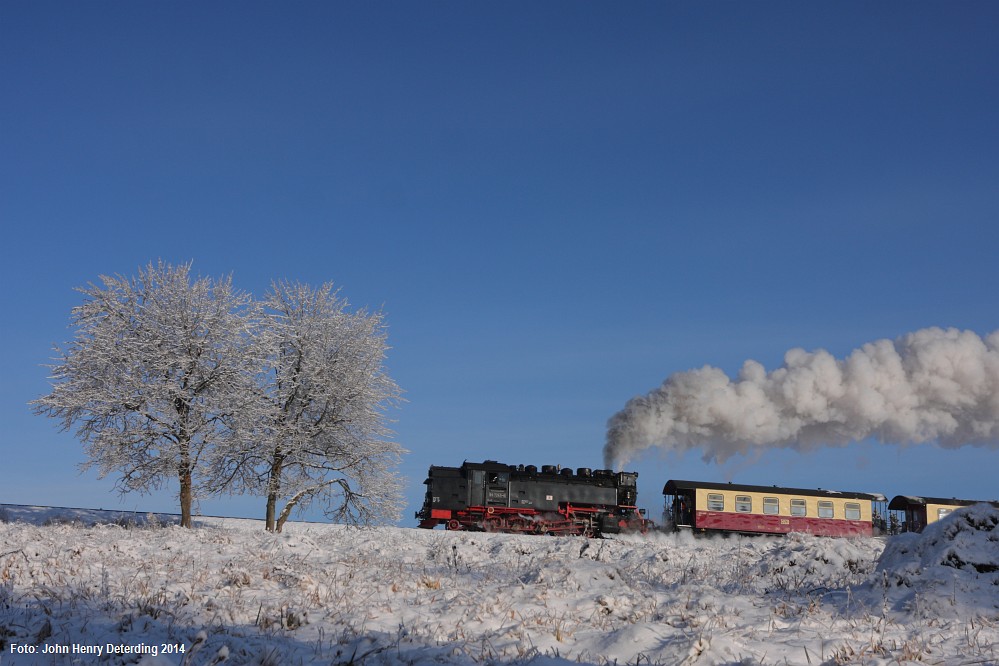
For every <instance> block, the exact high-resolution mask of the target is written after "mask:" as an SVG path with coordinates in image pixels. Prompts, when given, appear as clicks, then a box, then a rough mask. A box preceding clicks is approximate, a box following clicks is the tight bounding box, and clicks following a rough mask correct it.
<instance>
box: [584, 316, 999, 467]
mask: <svg viewBox="0 0 999 666" xmlns="http://www.w3.org/2000/svg"><path fill="white" fill-rule="evenodd" d="M870 437H873V438H876V439H878V440H880V441H882V442H891V443H897V444H902V443H918V442H928V441H936V442H939V443H940V444H941V445H942V446H946V447H959V446H964V445H967V444H975V445H987V446H992V447H997V446H999V331H996V332H993V333H991V334H989V335H988V336H986V337H985V338H981V337H979V336H978V335H976V334H975V333H973V332H971V331H960V330H957V329H955V328H948V329H941V328H926V329H922V330H919V331H916V332H914V333H909V334H907V335H904V336H902V337H900V338H898V339H897V340H895V341H891V340H878V341H876V342H871V343H868V344H865V345H864V346H863V347H861V348H859V349H856V350H854V351H853V352H852V353H851V354H850V355H849V356H847V357H846V358H845V359H842V360H840V359H836V358H834V357H833V356H832V355H831V354H829V352H827V351H825V350H822V349H820V350H818V351H814V352H807V351H805V350H804V349H800V348H796V349H791V350H790V351H788V352H787V353H786V354H785V355H784V364H783V365H782V366H781V367H780V368H777V369H776V370H773V371H772V372H769V373H768V372H767V371H766V370H765V369H764V367H763V366H762V365H761V364H759V363H757V362H756V361H752V360H750V361H746V362H745V363H744V364H743V366H742V370H741V371H740V372H739V376H738V378H737V379H731V378H729V377H728V376H727V375H726V374H725V373H724V372H722V371H721V370H719V369H718V368H713V367H710V366H705V367H703V368H701V369H699V370H690V371H688V372H678V373H675V374H673V375H670V376H669V377H668V378H667V379H666V381H665V382H663V384H662V386H660V387H659V388H657V389H655V390H653V391H651V392H649V393H648V394H647V395H644V396H637V397H635V398H632V399H631V400H630V401H629V402H628V403H627V404H626V405H625V407H624V409H622V410H621V411H620V412H618V413H617V414H615V415H614V416H613V417H611V419H610V420H609V421H608V423H607V443H606V445H605V446H604V463H605V465H606V466H607V467H619V466H621V465H623V464H624V463H626V462H627V461H628V460H629V459H631V458H632V457H633V456H634V455H635V454H636V453H638V452H639V451H642V450H644V449H647V448H650V447H661V448H664V449H668V450H671V451H677V452H683V451H686V450H688V449H692V448H699V449H701V450H702V452H703V457H704V460H705V461H712V460H713V461H715V462H724V461H725V460H726V459H727V458H729V457H730V456H732V455H735V454H738V453H743V454H745V453H751V452H757V451H760V450H763V449H770V448H793V449H797V450H808V449H813V448H816V447H818V446H842V445H845V444H847V443H849V442H852V441H858V440H863V439H867V438H870Z"/></svg>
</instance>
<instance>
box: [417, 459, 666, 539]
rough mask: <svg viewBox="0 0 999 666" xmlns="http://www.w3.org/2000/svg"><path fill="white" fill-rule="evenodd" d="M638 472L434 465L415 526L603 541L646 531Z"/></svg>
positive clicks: (486, 464) (493, 464)
mask: <svg viewBox="0 0 999 666" xmlns="http://www.w3.org/2000/svg"><path fill="white" fill-rule="evenodd" d="M637 480H638V474H637V473H636V472H613V471H611V470H607V469H598V470H591V469H589V468H586V467H580V468H578V469H576V470H573V469H571V468H568V467H565V468H560V467H558V466H555V465H543V466H542V467H541V469H540V470H539V469H538V468H537V467H535V466H534V465H526V466H525V465H504V464H503V463H499V462H496V461H494V460H487V461H485V462H482V463H470V462H465V463H464V464H462V466H461V467H438V466H431V467H430V471H429V472H428V475H427V480H426V481H424V483H425V484H426V486H427V496H426V499H425V500H424V503H423V508H422V509H420V511H417V512H416V518H417V519H418V520H419V521H420V527H423V528H426V529H432V528H434V527H436V526H437V525H444V526H445V528H446V529H449V530H474V531H483V532H515V533H525V534H556V535H582V536H600V535H601V534H616V533H619V532H623V531H644V529H645V528H646V524H647V523H646V521H645V519H644V518H643V516H642V514H641V512H640V511H639V510H638V509H637V508H635V502H636V499H637V496H638V489H637Z"/></svg>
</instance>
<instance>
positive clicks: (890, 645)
mask: <svg viewBox="0 0 999 666" xmlns="http://www.w3.org/2000/svg"><path fill="white" fill-rule="evenodd" d="M67 511H68V510H67ZM128 516H130V517H131V518H133V519H134V518H138V520H130V519H128ZM128 516H126V517H124V518H123V517H122V516H115V515H113V514H112V515H110V516H109V515H108V514H106V513H101V512H96V511H91V512H84V511H80V510H73V511H72V512H70V513H69V514H64V513H60V511H58V510H52V509H43V508H38V507H15V506H10V505H6V506H0V520H2V521H3V522H0V645H2V650H0V665H3V666H7V665H8V664H14V665H22V664H23V665H30V666H35V665H41V664H45V665H48V664H110V665H118V664H137V663H138V664H143V665H144V666H167V665H169V666H178V665H179V664H182V663H186V664H187V666H206V665H207V664H212V663H221V662H222V661H223V660H224V661H225V663H226V664H254V665H257V666H264V665H273V666H279V665H285V664H292V665H294V664H372V665H374V664H393V665H394V664H463V665H464V664H526V663H530V664H537V665H539V666H563V665H566V664H570V663H585V664H600V665H604V664H636V665H638V664H664V665H683V666H690V665H694V664H696V665H698V666H712V665H714V666H721V665H725V666H733V665H741V666H764V665H767V666H770V665H776V664H781V665H793V664H801V665H814V666H818V665H819V664H823V665H827V666H829V665H837V664H865V665H871V666H882V665H888V664H910V663H911V664H947V665H952V664H967V665H969V666H970V665H971V664H976V665H988V664H999V541H997V539H999V530H997V529H995V527H996V525H997V524H999V510H997V509H995V508H992V507H989V506H986V505H978V506H974V507H968V508H966V509H961V510H959V511H955V512H954V513H953V514H952V515H951V516H949V517H948V518H947V519H945V520H944V521H941V522H939V523H936V524H934V525H931V526H930V527H929V528H927V530H926V531H925V532H924V533H923V534H922V535H900V536H897V537H890V538H887V539H885V538H879V539H830V538H819V537H811V536H808V535H791V536H789V537H787V538H778V537H728V538H721V537H713V538H705V537H694V536H692V535H690V534H661V533H654V534H649V535H645V536H639V535H634V536H626V537H625V536H622V537H619V538H615V539H605V540H587V539H584V538H577V537H562V538H556V537H530V536H521V535H503V534H484V533H468V532H444V531H440V530H436V531H427V530H419V529H415V528H413V529H411V528H396V527H377V528H373V527H372V528H364V527H348V526H343V525H325V524H314V523H313V524H310V523H288V524H287V525H286V527H285V531H284V532H283V533H282V534H269V533H266V532H264V531H263V530H262V524H261V522H259V521H251V520H236V519H223V518H200V519H199V520H198V522H197V525H196V528H195V529H193V530H188V529H183V528H180V527H177V526H175V525H172V524H170V521H169V519H168V518H169V517H163V516H154V517H151V518H150V519H148V520H146V519H145V517H143V516H135V515H134V514H128ZM202 632H203V633H202ZM199 633H200V634H201V635H202V638H201V639H200V640H198V636H199ZM196 643H197V644H196ZM195 644H196V645H195ZM164 645H165V646H167V647H168V648H170V647H173V648H174V649H180V648H182V649H183V650H184V652H183V653H179V652H174V653H171V652H169V651H167V652H164V650H163V649H162V648H163V646H164ZM192 645H195V647H196V649H197V651H196V652H192ZM109 646H110V647H111V648H114V649H115V652H113V653H111V654H109V653H108V648H109ZM98 648H101V650H102V651H103V654H100V655H98V654H96V650H97V649H98ZM73 649H77V650H80V649H88V650H90V651H91V653H89V654H82V653H79V652H77V653H75V654H74V653H73V652H72V650H73ZM32 651H33V652H32ZM43 651H48V653H47V654H43ZM185 660H186V662H185Z"/></svg>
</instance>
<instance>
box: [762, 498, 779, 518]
mask: <svg viewBox="0 0 999 666" xmlns="http://www.w3.org/2000/svg"><path fill="white" fill-rule="evenodd" d="M763 513H765V514H767V515H768V516H776V515H777V514H778V513H780V500H778V499H777V498H776V497H764V498H763Z"/></svg>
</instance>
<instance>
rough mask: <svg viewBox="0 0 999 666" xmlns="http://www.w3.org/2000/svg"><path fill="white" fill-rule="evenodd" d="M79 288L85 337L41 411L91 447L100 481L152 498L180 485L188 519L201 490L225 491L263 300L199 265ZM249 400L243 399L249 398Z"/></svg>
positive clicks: (76, 315) (70, 348) (64, 361)
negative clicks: (198, 274) (252, 327)
mask: <svg viewBox="0 0 999 666" xmlns="http://www.w3.org/2000/svg"><path fill="white" fill-rule="evenodd" d="M101 281H102V283H103V286H95V285H94V284H93V283H91V284H89V285H88V286H87V287H85V288H80V289H79V290H78V291H80V292H81V293H83V295H84V302H83V304H82V305H80V306H78V307H75V308H73V310H72V315H71V318H72V324H73V326H74V328H75V329H76V333H75V338H74V340H73V341H72V342H70V343H68V344H67V346H66V347H65V348H59V347H57V348H56V353H57V357H56V359H55V360H56V363H55V364H54V365H52V366H51V368H52V376H51V380H52V392H51V393H50V394H48V395H46V396H43V397H42V398H39V399H38V400H35V401H33V403H32V405H33V408H34V410H35V412H36V413H38V414H42V415H45V416H49V417H53V418H56V419H59V420H60V421H61V422H62V427H63V429H64V430H69V429H75V431H76V434H77V436H78V437H79V438H80V439H81V440H82V441H83V442H84V445H85V450H86V455H87V458H88V460H87V462H85V463H84V464H83V465H82V467H83V468H84V469H87V468H91V467H96V468H97V469H98V471H99V473H100V476H101V477H102V478H103V477H104V476H106V475H108V474H110V473H112V472H120V474H121V478H120V479H119V480H118V482H117V487H118V490H119V491H120V492H122V493H124V492H128V491H140V492H148V491H150V490H152V489H156V488H159V487H161V486H162V485H163V484H164V483H165V482H166V481H168V480H169V479H171V478H176V479H177V481H178V483H179V486H180V490H179V497H180V512H181V524H182V525H183V526H185V527H190V526H191V506H192V502H193V501H194V499H195V498H196V497H197V496H199V495H200V494H202V493H216V492H219V491H222V490H225V489H226V488H225V487H224V486H225V484H226V483H228V479H226V476H225V471H226V470H229V469H233V468H234V465H233V463H232V462H231V461H229V460H228V455H229V453H230V452H231V451H232V450H233V448H234V445H235V442H236V438H235V432H234V429H233V419H234V416H235V414H237V413H239V412H240V411H241V410H242V409H243V406H242V405H241V404H240V402H241V400H242V399H243V398H245V397H246V396H249V395H252V393H251V385H250V383H249V381H248V378H252V376H253V375H252V372H251V371H248V369H247V361H248V360H249V359H251V356H250V355H249V354H248V353H247V342H248V340H249V337H248V336H247V333H246V332H247V327H248V325H249V322H251V321H252V320H253V317H252V316H251V315H250V312H252V309H253V307H254V306H253V303H252V301H251V299H250V298H249V296H247V295H244V294H242V293H239V292H237V291H235V290H234V289H233V286H232V281H231V279H230V278H225V279H219V280H211V279H208V278H200V279H197V280H193V281H192V278H191V265H190V264H185V265H180V266H171V265H169V264H165V263H163V262H159V263H158V264H157V265H155V266H154V265H153V264H151V263H150V264H149V265H148V266H147V267H146V269H145V270H140V271H139V274H138V276H137V277H134V278H125V277H121V276H114V277H108V276H102V277H101ZM241 396H242V397H241Z"/></svg>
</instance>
